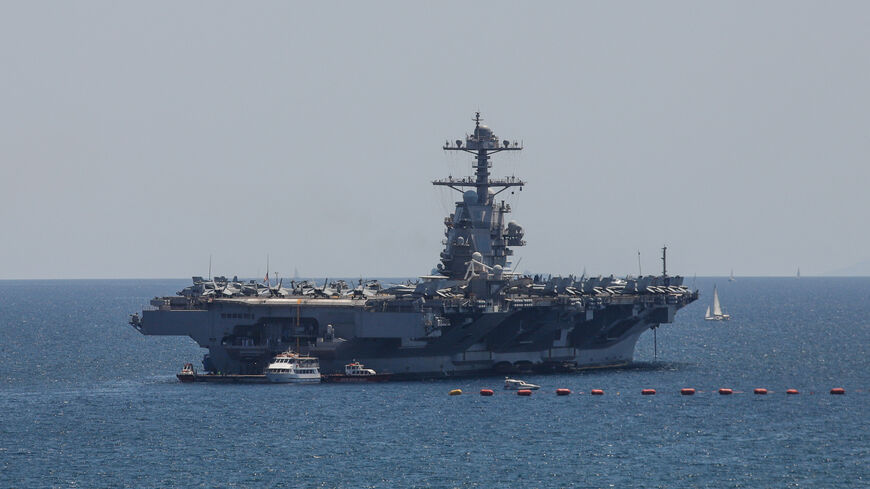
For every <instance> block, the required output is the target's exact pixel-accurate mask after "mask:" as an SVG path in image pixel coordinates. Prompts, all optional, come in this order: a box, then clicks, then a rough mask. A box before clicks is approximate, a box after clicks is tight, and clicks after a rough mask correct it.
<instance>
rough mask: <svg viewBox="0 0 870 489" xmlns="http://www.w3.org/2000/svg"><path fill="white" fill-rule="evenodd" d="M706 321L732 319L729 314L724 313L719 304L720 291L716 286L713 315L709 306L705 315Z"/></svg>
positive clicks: (714, 289)
mask: <svg viewBox="0 0 870 489" xmlns="http://www.w3.org/2000/svg"><path fill="white" fill-rule="evenodd" d="M704 319H705V320H706V321H727V320H729V319H731V316H730V315H729V314H723V313H722V305H721V304H719V291H718V290H717V289H716V286H715V285H714V286H713V314H710V306H707V313H706V314H704Z"/></svg>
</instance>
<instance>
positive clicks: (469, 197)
mask: <svg viewBox="0 0 870 489" xmlns="http://www.w3.org/2000/svg"><path fill="white" fill-rule="evenodd" d="M462 200H464V201H465V203H466V204H473V203H475V202H477V192H476V191H474V190H466V191H465V193H464V194H462Z"/></svg>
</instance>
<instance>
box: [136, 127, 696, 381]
mask: <svg viewBox="0 0 870 489" xmlns="http://www.w3.org/2000/svg"><path fill="white" fill-rule="evenodd" d="M474 120H475V122H476V125H475V129H474V133H473V134H471V135H467V136H466V138H465V140H464V141H463V140H457V141H456V143H455V144H452V143H450V142H448V143H446V144H445V145H444V147H443V149H444V150H446V151H463V152H466V153H470V154H472V155H474V156H475V164H474V169H475V175H474V176H473V177H464V178H458V179H457V178H453V177H449V178H447V179H443V180H436V181H434V182H432V183H433V184H434V185H438V186H446V187H449V188H451V189H453V190H456V191H458V192H460V193H461V195H462V198H461V200H459V201H458V202H456V210H455V211H454V212H453V213H452V214H450V215H449V216H448V217H447V218H445V220H444V225H445V230H444V239H443V240H442V244H443V245H444V249H443V251H442V252H441V254H440V263H438V264H437V267H436V268H435V269H433V270H432V272H431V274H429V275H427V276H423V277H421V280H419V281H417V282H416V283H413V284H412V283H409V284H405V285H400V286H394V287H389V288H383V287H381V286H380V284H379V283H377V282H371V283H366V284H365V285H364V284H363V282H362V280H360V283H359V286H358V287H355V288H353V289H351V288H350V287H348V286H347V284H346V283H345V282H343V281H339V282H333V283H331V284H328V283H326V282H324V284H323V286H322V287H317V286H316V284H311V283H308V282H302V283H298V284H297V283H295V282H293V283H292V285H291V287H290V288H289V289H285V288H284V287H283V284H282V281H279V282H278V284H277V285H276V286H273V285H272V283H271V282H270V281H269V276H268V272H267V277H266V280H264V283H262V284H261V283H254V282H253V281H251V282H249V283H241V282H238V281H237V280H232V281H229V280H226V279H224V278H219V279H208V280H204V279H202V278H201V277H194V285H193V286H191V287H188V288H187V289H185V290H184V291H181V292H179V293H178V295H176V296H168V297H159V298H154V299H153V300H152V301H151V306H152V307H151V308H150V309H147V310H144V311H143V312H142V315H141V316H140V315H139V314H134V315H133V316H132V318H131V321H130V323H131V324H132V325H133V326H134V327H135V328H136V329H137V330H138V331H140V332H141V333H143V334H145V335H178V336H189V337H191V338H193V340H194V341H196V342H197V344H199V345H200V346H201V347H203V348H206V349H208V354H207V355H206V356H205V358H204V359H203V367H204V368H205V370H207V371H209V372H212V373H225V374H238V375H256V374H261V373H262V372H263V369H264V368H265V367H266V365H267V364H268V363H269V360H270V359H271V358H272V357H274V356H275V355H276V354H278V353H281V352H283V351H286V350H288V349H294V350H301V352H302V353H306V354H310V355H313V356H317V357H318V358H319V359H320V369H321V372H322V373H323V374H333V373H343V372H344V366H345V364H347V363H350V362H351V361H354V360H357V361H360V362H362V363H364V364H365V365H367V366H369V367H371V368H374V369H375V370H377V371H379V372H384V373H386V372H390V373H392V374H393V376H394V378H418V377H440V376H451V375H477V374H492V373H511V372H525V371H541V372H549V371H564V370H571V369H576V368H589V367H606V366H618V365H625V364H627V363H629V362H631V360H632V357H633V354H634V347H635V344H636V343H637V340H638V338H639V337H640V335H641V334H642V333H643V332H644V331H647V330H649V329H652V328H657V327H659V326H660V325H661V324H665V323H670V322H672V321H673V320H674V316H675V314H676V312H677V310H679V309H680V308H682V307H683V306H685V305H686V304H689V303H690V302H692V301H694V300H696V299H697V298H698V294H697V292H696V291H690V290H689V289H688V288H686V287H685V286H683V285H682V278H681V277H678V276H676V277H674V276H668V274H667V267H666V255H665V252H666V250H667V248H664V249H663V250H662V251H663V254H662V265H663V266H662V274H661V275H659V276H641V277H636V278H633V277H626V278H625V279H619V278H614V277H613V276H610V277H594V278H590V277H585V274H584V276H581V277H574V276H571V275H569V276H567V277H561V276H558V277H552V276H548V277H543V276H539V275H535V276H528V275H524V274H519V273H517V272H515V271H513V270H512V269H511V262H510V257H511V256H512V255H513V250H512V248H513V247H516V246H523V245H524V244H525V241H524V239H523V238H524V231H523V228H522V227H521V226H519V225H518V224H517V223H516V222H514V221H508V220H507V218H506V216H507V214H509V213H510V212H511V208H510V205H509V204H507V203H506V202H505V201H504V200H497V196H498V195H499V194H500V193H501V192H503V191H505V190H509V189H515V188H517V187H518V188H519V190H522V188H523V186H524V185H525V182H523V181H522V180H520V179H518V178H516V177H513V176H511V177H506V178H495V179H494V178H490V169H491V167H492V164H491V161H490V159H491V156H492V155H494V154H496V153H499V152H502V151H519V150H521V149H522V147H521V145H519V144H518V143H516V142H513V143H511V142H509V141H500V140H499V139H498V138H497V137H496V136H495V135H494V134H493V133H492V130H490V129H489V128H488V127H486V126H484V125H481V124H480V121H481V119H480V116H479V114H478V115H477V116H476V117H475V119H474ZM267 268H268V267H267Z"/></svg>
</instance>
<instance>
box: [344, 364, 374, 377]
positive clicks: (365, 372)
mask: <svg viewBox="0 0 870 489" xmlns="http://www.w3.org/2000/svg"><path fill="white" fill-rule="evenodd" d="M344 373H345V375H349V376H351V377H370V376H372V375H377V372H375V371H374V370H372V369H370V368H365V365H363V364H361V363H359V362H352V363H348V364H347V365H345V366H344Z"/></svg>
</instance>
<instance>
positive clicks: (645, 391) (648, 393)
mask: <svg viewBox="0 0 870 489" xmlns="http://www.w3.org/2000/svg"><path fill="white" fill-rule="evenodd" d="M640 395H642V396H654V395H656V390H655V389H643V390H641V391H640Z"/></svg>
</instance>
